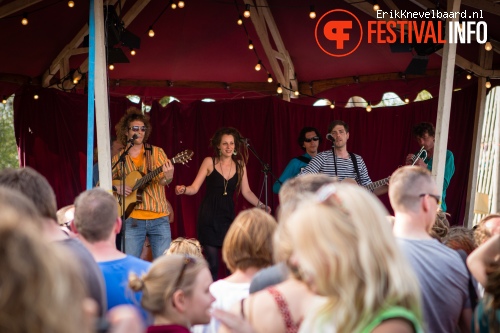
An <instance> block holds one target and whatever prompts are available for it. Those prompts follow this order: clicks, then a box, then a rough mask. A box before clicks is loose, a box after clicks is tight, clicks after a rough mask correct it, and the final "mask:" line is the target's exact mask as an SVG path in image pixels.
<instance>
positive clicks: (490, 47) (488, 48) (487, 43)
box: [484, 41, 493, 51]
mask: <svg viewBox="0 0 500 333" xmlns="http://www.w3.org/2000/svg"><path fill="white" fill-rule="evenodd" d="M484 49H485V50H486V51H491V50H492V49H493V45H491V42H490V41H487V42H486V43H484Z"/></svg>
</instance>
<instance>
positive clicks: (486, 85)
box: [484, 76, 491, 89]
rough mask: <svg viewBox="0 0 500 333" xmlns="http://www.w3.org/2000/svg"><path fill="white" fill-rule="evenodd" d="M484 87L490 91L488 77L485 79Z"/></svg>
mask: <svg viewBox="0 0 500 333" xmlns="http://www.w3.org/2000/svg"><path fill="white" fill-rule="evenodd" d="M484 86H485V87H486V88H487V89H490V88H491V82H490V77H489V76H488V77H487V78H486V83H485V84H484Z"/></svg>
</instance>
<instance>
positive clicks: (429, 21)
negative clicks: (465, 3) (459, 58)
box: [314, 9, 488, 57]
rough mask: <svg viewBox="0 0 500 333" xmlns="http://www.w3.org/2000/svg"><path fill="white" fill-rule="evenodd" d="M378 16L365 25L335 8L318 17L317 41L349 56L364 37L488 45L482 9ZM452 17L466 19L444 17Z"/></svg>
mask: <svg viewBox="0 0 500 333" xmlns="http://www.w3.org/2000/svg"><path fill="white" fill-rule="evenodd" d="M376 15H377V16H376V17H377V19H378V20H371V21H367V22H366V23H364V24H362V23H361V21H360V20H359V19H358V18H357V17H356V15H354V14H353V13H351V12H350V11H347V10H344V9H333V10H331V11H329V12H327V13H325V14H324V15H323V16H321V18H320V19H319V20H318V22H317V24H316V28H315V31H314V35H315V39H316V43H317V44H318V46H319V48H320V49H321V50H323V52H325V53H326V54H328V55H330V56H332V57H345V56H348V55H350V54H352V53H353V52H355V51H356V49H357V48H358V47H359V46H360V44H361V42H362V41H363V40H364V41H366V42H367V43H368V44H373V43H377V44H393V43H402V44H404V43H408V44H426V43H434V44H445V43H452V44H459V43H460V44H470V43H474V42H477V43H479V44H484V43H486V42H487V41H488V25H487V24H486V22H485V21H482V20H481V19H482V18H483V12H482V10H479V11H472V12H471V11H467V10H463V11H459V12H443V11H438V10H429V11H407V10H397V11H396V10H389V11H382V10H378V11H377V12H376ZM448 18H457V19H459V20H460V21H462V22H460V21H455V22H449V24H448V25H446V22H445V21H444V20H445V19H448ZM445 31H446V32H447V37H446V39H445ZM363 38H364V39H363Z"/></svg>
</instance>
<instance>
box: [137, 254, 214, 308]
mask: <svg viewBox="0 0 500 333" xmlns="http://www.w3.org/2000/svg"><path fill="white" fill-rule="evenodd" d="M203 268H208V265H207V262H206V261H205V259H202V258H194V257H190V256H185V255H180V254H171V255H168V256H161V257H159V258H157V259H156V260H155V261H154V262H153V265H151V268H150V269H149V271H148V272H147V273H146V274H145V275H143V276H142V277H139V276H138V275H137V274H135V273H130V275H129V280H128V285H129V287H130V289H132V290H133V291H136V292H137V291H142V300H141V305H142V307H143V308H144V309H146V310H148V311H150V312H151V313H152V314H153V315H158V314H165V313H168V312H169V310H170V308H171V307H172V301H171V299H172V296H173V294H174V293H175V292H176V291H177V290H182V291H183V292H184V293H185V294H186V295H190V294H191V292H192V291H193V289H194V284H195V280H196V277H197V276H198V273H200V272H201V270H202V269H203ZM181 274H182V276H181ZM179 278H180V280H179ZM176 283H177V285H175V284H176Z"/></svg>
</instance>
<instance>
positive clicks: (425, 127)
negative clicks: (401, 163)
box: [412, 122, 436, 138]
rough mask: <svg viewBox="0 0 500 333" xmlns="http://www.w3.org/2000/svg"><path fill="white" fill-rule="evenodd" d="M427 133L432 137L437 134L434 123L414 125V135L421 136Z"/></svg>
mask: <svg viewBox="0 0 500 333" xmlns="http://www.w3.org/2000/svg"><path fill="white" fill-rule="evenodd" d="M425 133H427V134H429V136H432V137H434V136H436V129H435V128H434V125H432V124H431V123H426V122H424V123H420V124H417V125H415V126H413V129H412V134H413V136H414V137H420V138H421V137H423V136H424V135H425Z"/></svg>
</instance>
